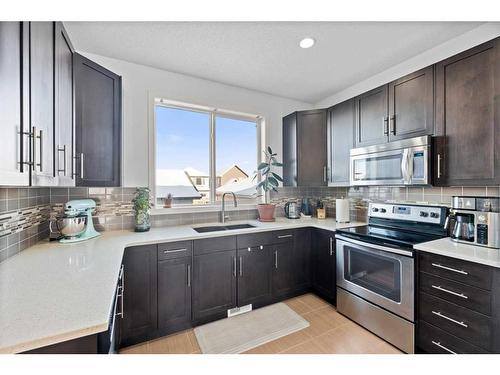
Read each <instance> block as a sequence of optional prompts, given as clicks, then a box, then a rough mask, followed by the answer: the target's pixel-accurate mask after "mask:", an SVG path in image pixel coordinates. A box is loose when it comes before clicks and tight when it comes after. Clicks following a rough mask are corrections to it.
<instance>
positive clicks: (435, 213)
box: [431, 212, 439, 219]
mask: <svg viewBox="0 0 500 375" xmlns="http://www.w3.org/2000/svg"><path fill="white" fill-rule="evenodd" d="M431 217H432V218H434V219H437V218H438V217H439V214H438V213H437V212H431Z"/></svg>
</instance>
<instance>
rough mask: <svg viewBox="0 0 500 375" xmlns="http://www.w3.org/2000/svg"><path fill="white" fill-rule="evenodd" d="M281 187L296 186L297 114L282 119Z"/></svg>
mask: <svg viewBox="0 0 500 375" xmlns="http://www.w3.org/2000/svg"><path fill="white" fill-rule="evenodd" d="M283 186H297V112H294V113H292V114H290V115H288V116H285V117H283Z"/></svg>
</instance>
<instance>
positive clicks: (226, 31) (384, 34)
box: [65, 22, 481, 103]
mask: <svg viewBox="0 0 500 375" xmlns="http://www.w3.org/2000/svg"><path fill="white" fill-rule="evenodd" d="M480 24H481V23H472V22H397V23H394V22H392V23H389V22H388V23H381V22H321V23H319V22H268V23H266V22H242V23H237V22H229V23H224V22H205V23H204V22H65V26H66V29H67V30H68V32H69V34H70V37H71V39H72V41H73V43H74V45H75V48H76V49H77V50H79V51H84V52H90V53H95V54H99V55H103V56H108V57H113V58H116V59H121V60H126V61H129V62H134V63H137V64H143V65H148V66H152V67H155V68H160V69H165V70H169V71H172V72H177V73H183V74H188V75H191V76H196V77H200V78H204V79H209V80H212V81H217V82H221V83H225V84H230V85H234V86H238V87H243V88H247V89H253V90H258V91H262V92H266V93H269V94H273V95H278V96H283V97H287V98H293V99H297V100H301V101H304V102H309V103H315V102H317V101H319V100H321V99H323V98H324V97H326V96H328V95H331V94H334V93H336V92H339V91H341V90H343V89H345V88H347V87H349V86H351V85H353V84H355V83H358V82H360V81H362V80H364V79H366V78H369V77H371V76H373V75H375V74H378V73H380V72H382V71H384V70H386V69H388V68H390V67H392V66H394V65H396V64H398V63H401V62H403V61H405V60H407V59H409V58H411V57H413V56H416V55H418V54H420V53H422V52H424V51H426V50H428V49H430V48H433V47H435V46H437V45H439V44H441V43H443V42H445V41H447V40H449V39H452V38H454V37H456V36H458V35H461V34H463V33H465V32H467V31H469V30H471V29H473V28H475V27H478V26H479V25H480ZM306 36H311V37H313V38H315V39H316V45H315V46H314V47H312V48H310V49H306V50H305V49H301V48H299V47H298V43H299V41H300V40H301V39H302V38H303V37H306Z"/></svg>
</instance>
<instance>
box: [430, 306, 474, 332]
mask: <svg viewBox="0 0 500 375" xmlns="http://www.w3.org/2000/svg"><path fill="white" fill-rule="evenodd" d="M432 313H433V314H434V315H437V316H439V317H440V318H443V319H446V320H449V321H450V322H453V323H455V324H458V325H459V326H462V327H465V328H468V327H469V326H468V325H467V324H465V323H464V322H463V321H462V322H459V321H458V320H455V319H453V318H450V317H449V316H446V315H443V314H441V312H440V311H434V310H433V311H432Z"/></svg>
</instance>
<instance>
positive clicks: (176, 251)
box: [163, 249, 187, 254]
mask: <svg viewBox="0 0 500 375" xmlns="http://www.w3.org/2000/svg"><path fill="white" fill-rule="evenodd" d="M182 251H187V249H172V250H163V254H169V253H180V252H182Z"/></svg>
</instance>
